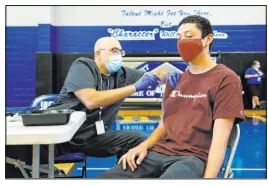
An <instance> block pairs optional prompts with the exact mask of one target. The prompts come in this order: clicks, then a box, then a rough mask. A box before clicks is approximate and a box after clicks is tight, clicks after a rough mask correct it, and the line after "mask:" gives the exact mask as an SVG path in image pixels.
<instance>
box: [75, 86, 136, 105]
mask: <svg viewBox="0 0 268 186" xmlns="http://www.w3.org/2000/svg"><path fill="white" fill-rule="evenodd" d="M134 92H136V88H135V86H134V85H129V86H126V87H123V88H118V89H113V90H107V91H96V90H95V89H92V88H86V89H82V90H78V91H75V92H74V94H75V96H76V97H77V98H78V99H79V100H80V101H81V102H82V103H83V104H84V105H85V106H86V107H87V108H88V109H94V108H99V107H104V106H106V105H111V104H113V103H116V102H118V101H119V100H121V99H123V98H125V97H128V96H130V95H131V94H133V93H134Z"/></svg>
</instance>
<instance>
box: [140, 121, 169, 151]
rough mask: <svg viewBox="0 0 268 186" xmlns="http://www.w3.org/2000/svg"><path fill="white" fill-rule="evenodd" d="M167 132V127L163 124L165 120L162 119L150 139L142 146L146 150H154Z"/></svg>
mask: <svg viewBox="0 0 268 186" xmlns="http://www.w3.org/2000/svg"><path fill="white" fill-rule="evenodd" d="M165 132H166V129H165V126H164V124H163V119H161V121H160V123H159V125H158V127H157V128H156V129H155V130H154V131H153V133H152V134H151V135H150V137H149V138H147V139H146V140H145V141H144V142H142V143H141V144H140V145H141V146H143V147H144V148H146V149H150V148H152V147H153V146H154V145H155V144H156V143H157V142H158V141H159V140H160V137H161V136H163V135H164V133H165Z"/></svg>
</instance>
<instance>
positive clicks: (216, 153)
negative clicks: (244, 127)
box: [204, 118, 234, 178]
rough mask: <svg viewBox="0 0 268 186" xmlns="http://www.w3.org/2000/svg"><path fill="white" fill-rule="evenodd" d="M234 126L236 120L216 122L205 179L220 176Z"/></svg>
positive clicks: (217, 120)
mask: <svg viewBox="0 0 268 186" xmlns="http://www.w3.org/2000/svg"><path fill="white" fill-rule="evenodd" d="M233 124H234V118H219V119H216V120H215V123H214V129H213V137H212V143H211V146H210V150H209V155H208V162H207V166H206V170H205V174H204V178H216V177H217V176H218V173H219V171H220V169H221V166H222V163H223V160H224V156H225V153H226V147H227V144H228V140H229V137H230V134H231V131H232V128H233Z"/></svg>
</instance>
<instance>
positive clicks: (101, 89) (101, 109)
mask: <svg viewBox="0 0 268 186" xmlns="http://www.w3.org/2000/svg"><path fill="white" fill-rule="evenodd" d="M100 81H101V91H102V77H101V74H100ZM109 86H110V81H109V79H108V86H107V90H109ZM101 111H102V107H100V111H99V120H100V121H101Z"/></svg>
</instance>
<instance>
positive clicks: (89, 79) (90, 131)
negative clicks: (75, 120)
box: [48, 57, 144, 144]
mask: <svg viewBox="0 0 268 186" xmlns="http://www.w3.org/2000/svg"><path fill="white" fill-rule="evenodd" d="M143 74H144V72H143V71H141V70H136V69H131V68H128V67H122V68H121V69H120V70H119V71H118V72H116V73H111V75H109V76H104V75H101V74H100V72H99V70H98V68H97V65H96V63H95V62H94V61H93V60H91V59H88V58H84V57H81V58H78V59H77V60H76V61H74V62H73V64H72V66H71V67H70V69H69V72H68V74H67V77H66V79H65V82H64V85H63V87H62V89H61V91H60V94H59V97H58V99H57V100H56V101H55V103H54V104H52V105H51V106H50V107H49V108H48V109H74V110H76V111H85V112H86V114H87V120H86V122H85V123H84V124H83V125H82V126H81V127H80V128H79V130H78V131H77V132H76V134H75V135H74V137H73V139H72V142H73V143H75V144H83V143H85V142H86V141H87V139H89V138H90V137H92V136H94V135H96V127H95V122H96V121H98V120H99V110H100V108H96V109H93V110H89V109H87V108H86V107H85V106H84V104H83V103H82V102H81V101H80V100H79V99H78V98H77V97H76V96H75V95H74V92H75V91H78V90H81V89H85V88H94V89H96V90H97V91H101V90H102V91H105V90H111V89H116V88H121V87H124V86H127V85H131V84H134V83H135V82H136V81H137V80H138V79H140V78H141V76H142V75H143ZM100 78H102V82H101V80H100ZM108 82H109V83H108ZM101 83H102V88H101ZM108 85H109V87H108ZM123 101H124V99H122V100H120V101H119V102H117V103H114V104H112V105H109V106H106V107H103V109H102V114H101V115H102V117H101V118H102V120H103V121H104V125H105V129H106V130H107V129H108V128H109V127H110V125H111V124H112V122H114V121H115V119H116V115H117V113H118V110H119V108H120V105H121V104H122V102H123Z"/></svg>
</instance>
